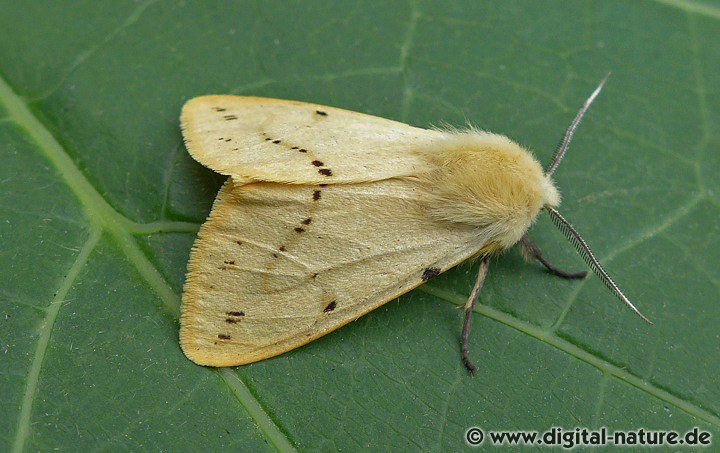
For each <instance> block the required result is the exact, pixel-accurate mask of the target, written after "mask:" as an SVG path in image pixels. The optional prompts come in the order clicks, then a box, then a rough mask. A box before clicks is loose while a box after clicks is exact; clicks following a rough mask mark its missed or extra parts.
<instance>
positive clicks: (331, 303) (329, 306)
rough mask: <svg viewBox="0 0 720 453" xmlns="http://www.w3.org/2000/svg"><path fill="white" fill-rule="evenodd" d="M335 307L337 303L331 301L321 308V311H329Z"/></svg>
mask: <svg viewBox="0 0 720 453" xmlns="http://www.w3.org/2000/svg"><path fill="white" fill-rule="evenodd" d="M335 307H337V303H336V302H335V301H332V302H330V303H329V304H327V307H325V308H323V312H324V313H330V312H331V311H333V310H335Z"/></svg>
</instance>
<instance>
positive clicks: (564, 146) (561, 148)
mask: <svg viewBox="0 0 720 453" xmlns="http://www.w3.org/2000/svg"><path fill="white" fill-rule="evenodd" d="M608 77H610V73H609V72H608V73H607V75H606V76H605V77H604V78H603V79H602V81H601V82H600V84H599V85H598V86H597V88H595V91H593V93H592V94H591V95H590V97H589V98H587V100H586V101H585V103H583V105H582V107H580V111H579V112H577V115H575V118H573V120H572V122H571V123H570V126H568V128H567V129H566V130H565V135H563V138H562V141H561V142H560V145H558V148H557V151H555V154H554V155H553V158H552V161H551V162H550V165H549V166H548V168H547V170H545V176H552V174H553V173H554V172H555V170H556V169H557V167H558V165H560V161H561V160H562V158H563V157H564V156H565V153H566V152H567V150H568V148H569V147H570V141H571V140H572V138H573V134H574V133H575V129H577V127H578V125H579V124H580V121H581V120H582V119H583V116H585V112H587V111H588V109H589V108H590V104H592V103H593V101H594V100H595V98H596V97H597V96H598V94H600V90H602V87H603V85H605V82H607V79H608Z"/></svg>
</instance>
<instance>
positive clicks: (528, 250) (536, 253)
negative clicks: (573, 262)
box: [520, 234, 587, 278]
mask: <svg viewBox="0 0 720 453" xmlns="http://www.w3.org/2000/svg"><path fill="white" fill-rule="evenodd" d="M520 249H521V250H522V254H523V256H524V257H525V261H527V262H530V261H531V260H532V259H536V260H538V261H540V262H541V263H542V264H543V266H545V267H546V268H547V270H549V271H550V273H551V274H554V275H557V276H558V277H562V278H585V276H586V275H587V271H581V272H565V271H564V270H562V269H559V268H557V267H555V266H554V265H553V264H552V263H550V262H549V261H548V260H546V259H545V257H544V256H542V252H540V248H538V246H537V245H536V244H535V243H534V242H533V241H532V239H530V238H529V237H528V235H527V234H526V235H524V236H523V237H522V238H521V239H520Z"/></svg>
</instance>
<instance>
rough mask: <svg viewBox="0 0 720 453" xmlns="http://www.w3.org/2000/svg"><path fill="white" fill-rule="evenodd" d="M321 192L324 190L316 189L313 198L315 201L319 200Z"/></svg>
mask: <svg viewBox="0 0 720 453" xmlns="http://www.w3.org/2000/svg"><path fill="white" fill-rule="evenodd" d="M321 193H322V192H321V191H319V190H316V191H315V192H313V200H314V201H318V200H319V199H320V194H321Z"/></svg>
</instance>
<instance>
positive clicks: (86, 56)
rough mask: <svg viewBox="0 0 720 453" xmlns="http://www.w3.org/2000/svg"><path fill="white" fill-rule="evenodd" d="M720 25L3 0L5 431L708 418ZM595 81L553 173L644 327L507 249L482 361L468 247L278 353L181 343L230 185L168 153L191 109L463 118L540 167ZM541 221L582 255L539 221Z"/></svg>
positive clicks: (296, 442)
mask: <svg viewBox="0 0 720 453" xmlns="http://www.w3.org/2000/svg"><path fill="white" fill-rule="evenodd" d="M719 24H720V6H718V4H716V3H710V2H708V3H701V2H696V1H677V2H670V1H661V2H624V1H605V2H599V3H598V2H589V1H573V2H566V3H560V2H540V1H516V2H507V1H494V2H475V1H470V0H468V1H457V2H422V1H418V2H400V1H397V2H322V1H304V2H284V1H276V2H269V1H252V2H251V1H248V2H234V3H230V2H227V3H222V4H221V3H216V2H170V1H164V2H161V1H155V0H150V1H144V2H131V1H112V2H110V1H106V2H98V1H87V0H86V1H72V2H71V1H54V2H44V1H32V2H2V3H1V4H0V153H1V154H0V157H1V159H2V161H1V162H2V164H1V165H0V272H1V274H0V275H2V279H3V284H2V286H1V287H0V322H1V323H2V328H1V329H0V403H1V404H2V407H3V411H2V412H3V416H2V417H0V450H3V451H6V450H11V451H12V450H14V451H38V450H41V451H49V450H55V449H60V450H80V451H84V450H111V451H117V450H134V451H145V450H164V451H177V450H191V451H197V450H208V451H213V450H219V449H221V448H228V447H229V448H233V449H243V450H273V449H279V450H291V449H293V448H296V449H298V450H334V449H343V450H359V449H361V448H370V449H395V448H397V449H407V448H408V447H409V448H411V449H422V450H459V449H461V448H463V447H464V446H465V443H464V433H465V431H466V429H467V428H468V427H470V426H479V427H482V428H483V429H485V430H486V431H487V430H501V429H509V430H517V429H528V430H539V431H543V430H546V429H549V428H550V427H552V426H560V427H563V428H565V429H566V430H573V429H574V427H576V426H580V427H588V428H598V427H600V426H607V427H608V428H610V429H625V430H632V429H639V428H646V429H653V430H659V429H664V430H675V431H678V432H681V433H682V432H685V431H686V430H688V429H690V428H692V427H694V426H697V427H699V428H700V429H702V430H706V431H710V432H711V433H713V435H715V436H717V434H718V433H720V429H719V428H720V385H718V384H719V382H718V381H719V380H718V376H720V362H718V360H717V351H718V347H719V346H720V337H718V332H719V331H720V329H719V327H720V305H718V300H720V297H718V296H720V268H718V266H717V264H718V262H720V234H718V231H719V229H720V224H718V218H720V198H719V195H718V194H720V178H719V177H718V174H720V153H718V145H720V136H719V135H718V133H717V131H718V130H720V95H719V93H720V92H719V91H718V89H717V87H718V86H719V83H720V26H719ZM608 71H612V76H611V77H610V80H609V82H608V84H607V85H606V87H605V89H604V91H603V93H602V94H601V95H600V97H599V98H598V100H597V101H596V104H595V105H594V106H593V107H592V109H591V111H590V113H589V114H588V116H587V118H586V120H585V122H584V124H583V125H582V126H581V127H580V129H579V130H578V132H577V134H576V138H575V142H574V144H573V146H572V149H571V150H570V152H569V154H568V156H567V157H566V159H565V161H564V162H563V164H562V165H561V166H560V168H559V169H558V171H557V172H556V181H557V183H558V185H559V187H560V188H561V189H562V192H563V199H564V201H563V205H562V206H561V211H562V212H563V213H564V214H565V215H566V216H567V217H568V218H569V219H570V220H571V221H572V222H573V223H574V225H575V226H576V227H577V228H578V230H579V231H580V232H581V233H582V234H583V235H584V236H585V237H586V239H587V240H588V242H589V243H590V244H591V246H593V248H594V250H595V252H596V253H597V255H598V256H599V258H600V259H601V261H602V262H603V264H604V265H605V266H606V267H607V268H608V270H609V271H610V273H611V274H612V275H613V276H614V277H616V280H617V281H618V283H619V284H620V285H621V286H622V287H623V289H624V290H625V291H626V293H627V294H628V296H629V297H630V298H631V300H633V302H634V303H636V304H637V306H638V307H639V308H640V309H641V310H642V311H643V312H644V313H645V314H646V315H647V316H649V317H650V318H651V319H652V320H653V321H654V322H655V326H654V327H652V326H648V325H646V324H644V323H643V322H642V321H640V320H639V319H638V318H637V317H635V316H634V315H633V314H632V313H631V312H630V311H628V310H627V309H625V308H624V307H623V306H621V304H619V303H618V302H617V301H616V300H615V299H614V298H613V296H612V295H611V294H610V293H609V292H608V291H607V290H606V288H604V287H603V286H602V284H601V283H600V282H599V281H598V280H597V278H595V277H589V278H588V279H586V280H584V281H580V282H578V281H563V280H561V279H557V278H555V277H553V276H551V275H549V274H548V273H546V272H544V271H543V269H542V268H541V267H540V266H539V265H538V264H537V263H533V264H530V265H528V264H525V263H524V262H523V261H522V259H521V258H520V256H519V254H518V253H517V251H511V252H509V253H507V254H505V255H503V256H502V257H500V258H498V259H496V260H494V261H493V262H492V264H491V267H490V275H489V277H488V281H487V282H486V287H485V289H484V290H483V293H482V295H481V303H480V305H479V306H478V308H477V310H476V311H477V313H476V315H475V316H474V319H473V332H472V337H471V355H472V357H473V358H474V360H475V361H476V362H477V364H478V365H479V366H480V370H479V372H478V374H477V375H476V376H475V377H474V378H471V377H469V376H468V375H467V373H466V372H465V370H464V368H463V367H462V364H461V363H460V358H459V331H460V325H461V311H460V310H454V309H453V308H454V306H455V305H460V304H462V303H463V302H464V300H465V298H466V297H467V294H468V293H469V290H470V287H471V285H472V280H473V274H474V269H475V266H476V265H473V264H470V265H462V266H460V267H458V268H457V269H454V270H452V271H450V272H447V273H445V274H443V275H442V276H440V277H438V278H436V279H435V280H433V281H432V282H430V283H428V284H426V285H424V286H423V287H421V288H420V289H418V290H416V291H414V292H412V293H410V294H408V295H406V296H403V297H401V298H400V299H399V300H396V301H392V302H390V303H388V304H387V305H386V306H384V307H382V308H380V309H378V310H375V311H374V312H373V313H371V314H369V315H367V316H364V317H363V318H361V319H359V320H358V321H357V322H354V323H351V324H350V325H348V326H346V327H344V328H342V329H340V330H339V331H337V332H335V333H333V334H330V335H328V336H326V337H323V338H322V339H320V340H317V341H315V342H313V343H311V344H308V345H307V346H304V347H302V348H299V349H297V350H295V351H291V352H289V353H287V354H284V355H282V356H280V357H277V358H273V359H270V360H265V361H263V362H260V363H256V364H252V365H247V366H242V367H238V368H235V369H222V370H213V369H208V368H203V367H199V366H196V365H194V364H193V363H191V362H190V361H189V360H187V359H186V358H185V357H184V356H183V354H182V352H181V351H180V349H179V347H178V342H177V335H178V324H177V317H178V313H179V301H180V295H181V291H182V282H183V279H184V272H185V265H186V262H187V258H188V253H189V250H190V247H191V245H192V242H193V239H194V237H195V234H196V231H197V229H198V227H199V225H200V224H201V223H202V221H203V220H204V218H205V216H206V215H207V213H208V212H209V209H210V207H211V204H212V201H213V199H214V196H215V193H216V191H217V189H218V188H219V186H220V184H221V183H222V178H221V177H219V176H218V175H216V174H214V173H213V172H211V171H209V170H206V169H204V168H202V167H201V166H200V165H199V164H197V163H196V162H195V161H193V160H192V159H191V158H190V157H189V156H188V154H187V153H186V151H185V149H184V146H183V145H182V139H181V134H180V131H179V128H178V115H179V111H180V107H181V106H182V104H183V103H184V102H185V101H186V100H187V99H189V98H191V97H193V96H196V95H201V94H209V93H218V94H222V93H227V94H233V93H234V94H253V95H260V96H269V97H277V98H287V99H298V100H305V101H311V102H316V103H321V104H328V105H332V106H337V107H342V108H347V109H351V110H356V111H361V112H366V113H370V114H375V115H379V116H383V117H388V118H393V119H397V120H400V121H405V122H408V123H411V124H413V125H418V126H423V127H425V126H429V125H432V124H441V123H442V122H447V123H449V124H451V125H457V126H462V125H464V124H465V122H466V121H467V120H469V121H471V122H472V123H473V124H475V125H477V126H479V127H481V128H484V129H488V130H492V131H496V132H501V133H505V134H507V135H509V136H511V137H513V138H514V139H516V140H517V141H519V142H520V143H523V144H525V145H527V146H528V147H530V148H531V149H533V150H535V152H536V154H537V155H538V157H539V158H540V160H541V161H543V162H547V161H548V159H549V158H550V156H551V155H552V152H553V150H554V146H555V144H556V143H557V141H558V140H559V138H560V136H561V134H562V132H563V131H564V128H565V127H566V125H567V124H568V122H569V121H570V119H571V118H572V117H573V115H574V113H575V111H576V109H577V108H578V107H579V106H580V104H581V103H582V101H583V100H584V99H585V98H586V97H587V96H588V95H589V93H590V92H591V91H592V89H593V88H594V87H595V85H596V84H597V82H599V80H600V79H601V78H602V77H603V76H604V75H605V74H606V73H607V72H608ZM531 236H532V237H533V238H534V239H535V240H536V242H538V244H539V245H540V246H541V248H542V249H543V250H544V252H545V254H546V256H547V257H548V258H549V259H551V260H552V261H554V262H556V263H557V264H558V265H559V266H561V267H564V268H568V269H570V270H575V269H579V268H582V267H583V263H582V261H581V260H580V258H578V257H577V256H575V254H574V252H573V251H572V247H571V246H570V245H569V244H568V243H567V242H566V241H565V240H564V238H563V237H562V236H561V234H560V233H558V232H557V231H555V229H554V228H553V226H552V225H551V222H549V221H548V219H547V217H546V216H544V215H543V216H541V218H540V220H539V221H538V223H537V225H535V226H534V227H533V229H532V230H531ZM716 442H717V440H716ZM483 446H484V447H488V446H489V441H488V440H487V439H486V441H485V443H484V444H483Z"/></svg>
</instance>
